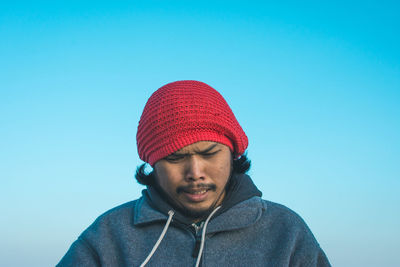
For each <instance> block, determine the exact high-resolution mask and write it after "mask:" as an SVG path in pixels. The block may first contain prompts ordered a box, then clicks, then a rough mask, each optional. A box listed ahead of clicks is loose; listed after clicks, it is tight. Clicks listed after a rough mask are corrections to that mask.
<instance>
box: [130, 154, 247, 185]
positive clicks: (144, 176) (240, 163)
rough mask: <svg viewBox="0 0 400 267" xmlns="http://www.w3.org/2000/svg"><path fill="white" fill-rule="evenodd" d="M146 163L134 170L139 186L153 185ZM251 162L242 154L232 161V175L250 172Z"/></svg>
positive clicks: (152, 174) (153, 178) (153, 181)
mask: <svg viewBox="0 0 400 267" xmlns="http://www.w3.org/2000/svg"><path fill="white" fill-rule="evenodd" d="M147 165H148V164H147V163H143V164H141V165H139V166H138V167H137V168H136V173H135V178H136V180H137V181H138V183H139V184H142V185H154V184H155V176H154V170H152V171H151V172H149V173H147V172H146V170H145V169H146V167H147ZM250 166H251V161H250V159H249V158H248V157H247V153H245V154H243V155H242V156H241V157H240V158H238V159H234V160H233V173H237V174H241V173H242V174H244V173H246V172H248V171H249V170H250Z"/></svg>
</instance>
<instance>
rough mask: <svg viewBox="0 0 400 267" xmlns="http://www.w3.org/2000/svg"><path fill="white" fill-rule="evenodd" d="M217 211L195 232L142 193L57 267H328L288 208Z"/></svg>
mask: <svg viewBox="0 0 400 267" xmlns="http://www.w3.org/2000/svg"><path fill="white" fill-rule="evenodd" d="M220 211H222V212H217V211H216V212H215V213H212V214H210V216H209V217H208V218H207V220H206V221H205V222H204V223H203V225H202V229H200V230H199V229H197V228H198V227H197V226H192V225H191V224H186V223H183V222H182V220H179V216H177V218H174V215H175V213H176V214H177V215H179V211H176V210H173V209H171V212H170V213H169V214H165V212H162V211H160V210H159V209H156V208H154V202H153V201H152V199H151V198H149V196H148V192H147V190H144V192H143V196H142V197H141V198H139V199H138V200H135V201H132V202H128V203H126V204H123V205H121V206H119V207H116V208H114V209H112V210H110V211H108V212H106V213H104V214H103V215H101V216H100V217H99V218H98V219H97V220H96V221H95V222H94V223H93V224H92V225H91V226H90V227H89V228H88V229H86V230H85V231H84V232H83V233H82V234H81V236H79V238H78V240H76V241H75V242H74V243H73V244H72V245H71V247H70V249H69V250H68V252H67V253H66V255H65V256H64V257H63V258H62V259H61V261H60V263H59V264H58V265H57V266H140V265H141V264H142V263H143V262H146V263H147V264H146V266H196V263H197V264H200V266H219V267H220V266H330V264H329V261H328V259H327V257H326V256H325V254H324V252H323V251H322V249H321V248H320V246H319V245H318V243H317V241H316V240H315V238H314V236H313V234H312V233H311V231H310V230H309V228H308V227H307V225H306V224H305V223H304V221H303V220H302V219H301V218H300V217H299V216H298V215H297V214H296V213H294V212H293V211H291V210H290V209H288V208H286V207H284V206H282V205H279V204H276V203H272V202H270V201H266V200H263V199H261V198H260V197H259V196H253V197H250V198H248V199H246V200H243V201H241V202H239V203H237V204H234V205H233V206H232V207H230V208H229V209H220ZM169 217H170V219H169V220H168V218H169ZM163 230H164V231H163ZM162 232H164V235H162ZM202 234H203V236H202ZM199 241H200V242H199ZM157 244H158V247H157Z"/></svg>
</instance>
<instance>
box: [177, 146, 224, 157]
mask: <svg viewBox="0 0 400 267" xmlns="http://www.w3.org/2000/svg"><path fill="white" fill-rule="evenodd" d="M216 146H218V144H212V145H210V146H209V147H207V148H205V149H204V150H196V149H195V151H194V153H179V152H175V153H172V154H171V155H172V156H179V157H182V156H188V155H192V154H207V153H209V152H210V151H211V150H213V149H214V148H215V147H216Z"/></svg>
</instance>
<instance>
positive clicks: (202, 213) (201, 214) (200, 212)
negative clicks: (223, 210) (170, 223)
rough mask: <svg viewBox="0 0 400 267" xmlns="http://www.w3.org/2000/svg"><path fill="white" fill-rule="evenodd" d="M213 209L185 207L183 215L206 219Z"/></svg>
mask: <svg viewBox="0 0 400 267" xmlns="http://www.w3.org/2000/svg"><path fill="white" fill-rule="evenodd" d="M213 208H214V207H212V206H210V207H208V208H197V209H193V208H189V207H185V208H184V212H185V215H186V216H188V217H191V218H195V219H200V218H205V217H207V216H208V215H209V214H210V213H211V212H212V211H213Z"/></svg>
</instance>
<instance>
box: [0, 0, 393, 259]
mask: <svg viewBox="0 0 400 267" xmlns="http://www.w3.org/2000/svg"><path fill="white" fill-rule="evenodd" d="M111 2H112V3H111ZM198 2H200V1H198ZM399 12H400V4H398V2H397V1H334V2H332V3H322V2H321V1H306V2H304V1H282V2H281V3H279V4H274V3H268V1H201V3H197V2H196V1H2V2H1V3H0V176H1V191H0V203H1V204H0V205H1V210H2V215H1V220H0V236H1V238H0V265H1V266H52V265H54V264H55V263H57V262H58V260H59V259H60V258H61V257H62V256H63V255H64V253H65V252H66V250H67V249H68V247H69V245H70V244H71V243H72V242H73V241H74V240H75V239H76V238H77V236H78V235H79V234H80V233H81V232H82V231H83V230H84V229H85V228H86V227H87V226H88V225H89V224H90V223H92V222H93V220H94V219H95V218H96V217H97V216H98V215H100V214H101V213H103V212H104V211H106V210H108V209H110V208H112V207H114V206H116V205H118V204H121V203H124V202H126V201H129V200H132V199H135V198H137V197H138V196H139V195H140V192H141V190H142V189H143V187H141V186H139V185H138V184H137V183H136V182H135V180H134V178H133V174H134V171H135V168H136V166H137V165H138V164H140V163H141V161H140V160H139V159H138V156H137V151H136V141H135V135H136V127H137V123H138V121H139V117H140V114H141V112H142V109H143V107H144V104H145V102H146V100H147V98H148V97H149V96H150V94H151V93H152V92H153V91H154V90H156V89H157V88H158V87H160V86H162V85H163V84H165V83H167V82H171V81H175V80H182V79H195V80H200V81H203V82H206V83H208V84H210V85H211V86H213V87H214V88H216V89H217V90H219V91H220V92H221V93H222V95H223V96H224V97H225V98H226V99H227V101H228V103H229V104H230V105H231V107H232V109H233V111H234V113H235V114H236V116H237V118H238V120H239V122H240V123H241V124H242V126H243V128H244V130H245V131H246V133H247V135H248V137H249V141H250V145H249V149H248V155H249V157H250V158H251V159H252V162H253V167H252V170H251V171H250V174H251V176H252V177H253V180H254V181H255V183H256V184H257V185H258V187H259V188H260V189H261V190H262V191H263V193H264V198H266V199H269V200H272V201H275V202H279V203H282V204H285V205H287V206H289V207H290V208H292V209H293V210H295V211H296V212H297V213H299V214H300V215H301V216H302V217H303V218H304V219H305V221H306V222H307V223H308V225H309V226H310V228H311V229H312V230H313V232H314V234H315V236H316V237H317V239H318V241H319V242H320V244H321V246H322V247H323V249H324V250H325V252H326V253H327V255H328V257H329V259H330V260H331V263H332V264H333V265H334V266H400V259H399V257H398V252H399V251H400V245H399V242H398V240H399V239H400V230H399V229H400V227H399V226H400V208H399V203H400V192H399V191H400V167H399V165H400V164H399V162H400V138H399V137H400V136H399V133H400V104H399V103H400V49H399V47H400V30H399V29H400V19H399Z"/></svg>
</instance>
